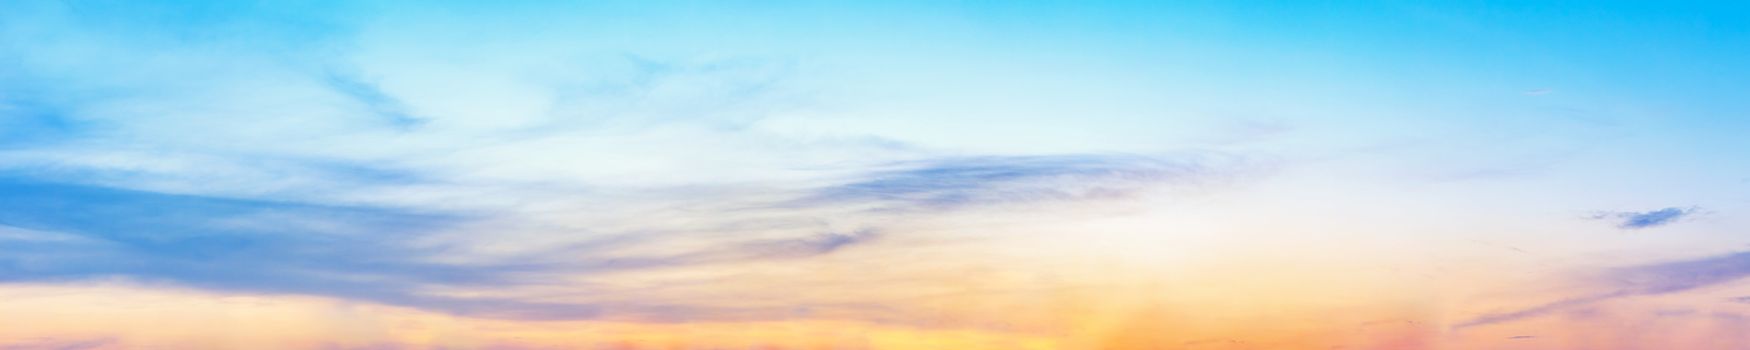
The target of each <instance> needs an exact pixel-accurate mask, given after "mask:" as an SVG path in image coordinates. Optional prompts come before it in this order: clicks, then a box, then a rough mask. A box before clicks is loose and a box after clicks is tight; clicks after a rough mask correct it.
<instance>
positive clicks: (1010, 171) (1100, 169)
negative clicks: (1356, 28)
mask: <svg viewBox="0 0 1750 350" xmlns="http://www.w3.org/2000/svg"><path fill="white" fill-rule="evenodd" d="M1226 161H1230V162H1231V161H1232V160H1226ZM1216 163H1219V162H1217V161H1214V160H1212V159H1207V158H1198V157H1187V158H1182V159H1174V158H1153V157H1144V156H1135V155H1057V156H1011V157H970V158H949V159H940V160H930V161H923V162H910V163H900V164H897V165H895V168H897V169H893V170H884V171H877V172H874V173H872V174H870V175H868V176H866V177H864V178H862V179H859V180H856V181H852V182H850V183H845V184H841V185H835V186H830V187H826V188H822V189H820V190H818V191H817V192H815V193H814V194H813V195H811V196H809V197H807V198H804V199H802V200H801V201H799V202H797V203H793V205H823V204H864V205H873V206H874V207H875V208H876V209H878V210H941V209H954V208H963V207H971V206H979V205H997V204H1014V203H1029V202H1038V201H1051V200H1057V201H1073V200H1090V199H1110V198H1123V197H1126V196H1130V195H1132V194H1134V193H1136V192H1138V191H1142V190H1146V189H1149V188H1151V187H1153V186H1156V185H1161V184H1164V183H1176V184H1200V183H1217V182H1220V181H1222V180H1224V179H1227V178H1229V177H1233V176H1239V175H1240V174H1242V172H1241V171H1239V169H1237V168H1238V167H1235V166H1233V165H1231V164H1216Z"/></svg>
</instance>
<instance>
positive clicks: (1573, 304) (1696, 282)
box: [1454, 252, 1750, 328]
mask: <svg viewBox="0 0 1750 350" xmlns="http://www.w3.org/2000/svg"><path fill="white" fill-rule="evenodd" d="M1606 275H1607V276H1608V277H1609V278H1608V280H1609V282H1606V283H1600V284H1599V285H1595V286H1593V287H1592V288H1594V289H1603V290H1605V291H1602V292H1593V293H1591V294H1589V295H1585V296H1580V297H1574V298H1568V299H1563V300H1558V301H1554V302H1549V303H1545V304H1541V305H1536V306H1532V307H1528V308H1523V309H1518V310H1513V311H1507V312H1500V313H1492V314H1487V315H1482V316H1478V317H1475V318H1472V319H1470V320H1467V321H1464V322H1460V323H1457V324H1456V325H1455V326H1454V328H1468V327H1475V326H1483V325H1490V324H1498V323H1505V322H1512V321H1518V320H1521V319H1526V318H1531V317H1538V316H1543V315H1548V314H1551V313H1554V312H1559V311H1566V310H1571V309H1574V308H1577V307H1582V306H1586V305H1591V304H1595V303H1598V302H1603V301H1607V300H1612V299H1619V298H1627V297H1635V296H1650V295H1664V294H1673V293H1681V292H1687V291H1691V290H1695V289H1700V288H1706V287H1710V286H1716V285H1722V284H1726V283H1730V282H1734V281H1738V280H1741V279H1744V278H1745V277H1750V252H1740V253H1733V254H1727V255H1721V256H1714V257H1707V258H1700V259H1693V260H1684V261H1673V262H1664V263H1655V264H1648V265H1641V266H1633V267H1627V268H1620V269H1614V270H1610V271H1608V273H1607V274H1606Z"/></svg>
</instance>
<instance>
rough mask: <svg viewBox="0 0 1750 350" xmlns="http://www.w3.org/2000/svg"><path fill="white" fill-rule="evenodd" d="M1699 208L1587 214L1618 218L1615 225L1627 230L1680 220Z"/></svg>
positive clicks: (1595, 216)
mask: <svg viewBox="0 0 1750 350" xmlns="http://www.w3.org/2000/svg"><path fill="white" fill-rule="evenodd" d="M1698 210H1700V209H1698V208H1694V207H1690V208H1677V207H1670V208H1664V209H1659V210H1652V211H1644V212H1632V211H1631V212H1601V213H1595V214H1592V215H1591V216H1589V218H1591V219H1594V220H1606V219H1610V220H1619V221H1618V222H1617V224H1616V227H1618V228H1622V229H1628V230H1636V229H1643V228H1651V227H1658V226H1664V225H1668V224H1671V223H1675V222H1677V221H1680V220H1681V219H1683V218H1684V217H1687V216H1689V215H1691V214H1694V213H1695V212H1696V211H1698Z"/></svg>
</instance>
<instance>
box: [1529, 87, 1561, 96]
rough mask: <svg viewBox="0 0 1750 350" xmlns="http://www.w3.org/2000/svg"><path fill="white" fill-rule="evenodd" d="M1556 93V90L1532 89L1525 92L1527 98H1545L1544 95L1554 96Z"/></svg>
mask: <svg viewBox="0 0 1750 350" xmlns="http://www.w3.org/2000/svg"><path fill="white" fill-rule="evenodd" d="M1555 92H1556V91H1555V90H1551V89H1531V90H1526V91H1525V92H1524V95H1525V96H1543V95H1548V94H1553V93H1555Z"/></svg>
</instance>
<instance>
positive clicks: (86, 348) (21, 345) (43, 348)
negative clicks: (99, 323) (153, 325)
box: [0, 337, 116, 350]
mask: <svg viewBox="0 0 1750 350" xmlns="http://www.w3.org/2000/svg"><path fill="white" fill-rule="evenodd" d="M115 344H116V339H115V338H109V337H98V338H77V339H59V338H36V339H29V340H23V341H18V342H13V343H5V344H0V350H91V349H103V348H111V345H115Z"/></svg>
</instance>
